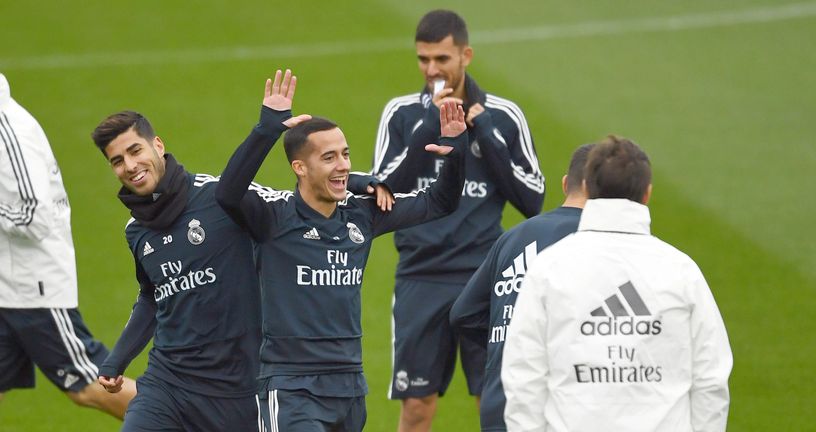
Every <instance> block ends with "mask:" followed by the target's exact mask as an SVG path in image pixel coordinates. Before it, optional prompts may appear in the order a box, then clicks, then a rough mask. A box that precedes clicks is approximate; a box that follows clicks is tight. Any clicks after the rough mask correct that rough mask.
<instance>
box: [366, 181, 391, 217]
mask: <svg viewBox="0 0 816 432" xmlns="http://www.w3.org/2000/svg"><path fill="white" fill-rule="evenodd" d="M366 192H368V193H370V194H372V195H375V196H376V197H377V207H379V208H380V210H382V211H391V209H392V208H393V207H394V201H395V200H394V194H392V193H391V190H389V189H388V188H387V187H386V186H385V185H383V184H378V185H377V186H376V188H375V187H374V186H368V187H367V188H366Z"/></svg>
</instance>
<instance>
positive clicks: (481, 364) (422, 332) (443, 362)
mask: <svg viewBox="0 0 816 432" xmlns="http://www.w3.org/2000/svg"><path fill="white" fill-rule="evenodd" d="M463 288H464V287H463V286H462V285H451V284H445V283H438V282H424V281H416V280H408V279H397V282H396V286H395V287H394V309H393V318H394V320H393V326H394V328H393V331H394V346H393V353H394V359H393V362H394V363H393V365H394V367H393V371H392V375H391V388H390V391H389V392H388V397H389V398H390V399H406V398H421V397H425V396H430V395H432V394H434V393H437V394H439V395H440V396H441V395H443V394H444V393H445V390H447V388H448V385H449V384H450V381H451V378H452V377H453V372H454V370H455V369H456V353H457V348H458V351H460V354H461V356H462V369H463V370H464V372H465V379H466V380H467V386H468V392H469V393H470V394H471V395H479V394H480V393H481V391H482V379H483V377H484V370H485V361H486V359H487V348H486V347H483V346H479V345H478V344H476V343H473V342H471V341H469V340H467V339H464V338H463V339H460V338H459V336H458V335H457V334H456V333H455V332H454V330H453V328H452V327H451V326H450V318H449V316H450V310H451V307H452V306H453V302H454V301H456V298H457V297H458V296H459V294H460V293H461V292H462V289H463Z"/></svg>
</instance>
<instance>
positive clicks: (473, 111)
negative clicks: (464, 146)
mask: <svg viewBox="0 0 816 432" xmlns="http://www.w3.org/2000/svg"><path fill="white" fill-rule="evenodd" d="M484 111H485V109H484V107H483V106H482V104H479V103H475V104H473V106H471V107H470V109H469V110H468V113H467V118H466V119H465V121H466V122H467V124H468V126H471V127H472V126H473V119H475V118H476V116H478V115H479V114H481V113H483V112H484Z"/></svg>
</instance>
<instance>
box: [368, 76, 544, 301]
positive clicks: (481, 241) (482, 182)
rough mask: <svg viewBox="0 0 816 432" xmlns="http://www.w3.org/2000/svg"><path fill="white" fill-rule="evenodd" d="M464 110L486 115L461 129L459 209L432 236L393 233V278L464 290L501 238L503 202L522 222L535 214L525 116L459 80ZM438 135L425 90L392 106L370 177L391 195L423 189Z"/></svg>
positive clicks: (534, 161)
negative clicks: (428, 148)
mask: <svg viewBox="0 0 816 432" xmlns="http://www.w3.org/2000/svg"><path fill="white" fill-rule="evenodd" d="M465 86H466V90H467V95H468V99H469V102H470V103H475V102H478V103H480V104H481V105H482V106H483V107H484V108H485V111H484V112H483V113H481V114H479V115H478V116H476V117H475V118H474V125H473V126H472V127H469V128H468V137H469V141H468V142H467V143H466V146H464V147H463V148H464V150H465V183H464V185H463V187H462V190H461V191H460V192H461V195H462V202H461V204H460V205H459V208H458V209H457V210H456V211H455V212H454V213H453V214H451V215H450V216H447V217H445V218H443V219H441V220H440V221H438V222H437V223H436V224H435V225H434V227H433V229H430V228H428V227H426V226H416V227H413V228H410V229H403V230H399V231H397V232H396V233H395V234H394V244H395V245H396V247H397V250H398V251H399V257H400V258H399V264H398V266H397V277H398V278H406V279H414V280H425V281H431V282H449V283H454V284H459V285H464V284H465V283H466V282H467V281H468V279H469V278H470V276H471V275H472V274H473V272H474V271H475V270H476V268H478V267H479V264H481V262H482V261H483V260H484V257H485V254H487V251H488V250H489V249H490V246H492V244H493V242H494V241H495V240H496V239H497V238H498V237H499V235H501V233H502V229H501V217H502V210H503V209H504V205H505V203H506V202H510V203H511V204H512V205H513V206H514V207H515V208H517V209H518V210H519V211H520V212H521V213H522V214H523V215H524V216H526V217H528V218H529V217H532V216H535V215H537V214H538V213H539V211H541V204H542V203H543V201H544V176H543V175H542V173H541V170H540V169H539V166H538V158H537V156H536V150H535V146H534V144H533V139H532V136H531V135H530V130H529V128H528V126H527V120H526V118H525V117H524V113H523V112H522V111H521V109H520V108H519V107H518V106H517V105H516V104H515V103H513V102H511V101H509V100H507V99H503V98H500V97H498V96H495V95H492V94H488V93H484V92H482V90H481V89H479V87H478V86H477V85H476V82H475V81H474V80H473V79H472V78H471V77H470V76H467V77H466V84H465ZM438 132H439V109H438V108H437V107H436V106H435V105H434V104H433V103H431V95H430V93H428V92H427V90H425V91H423V92H422V93H414V94H410V95H407V96H400V97H396V98H394V99H392V100H391V101H390V102H388V104H386V106H385V109H384V110H383V113H382V117H381V119H380V125H379V129H378V131H377V142H376V147H375V149H374V164H373V168H372V174H373V175H375V176H376V177H377V178H378V179H379V180H381V181H384V182H385V183H387V184H388V185H389V186H390V187H391V188H392V189H393V190H394V191H395V192H410V191H414V190H418V189H421V188H423V187H425V186H427V185H428V183H429V182H431V181H432V180H433V179H434V178H435V177H436V175H437V173H438V172H439V166H440V160H439V158H438V157H436V156H435V155H431V154H428V153H427V152H425V150H424V146H425V144H428V143H430V142H434V140H435V139H436V135H437V134H438Z"/></svg>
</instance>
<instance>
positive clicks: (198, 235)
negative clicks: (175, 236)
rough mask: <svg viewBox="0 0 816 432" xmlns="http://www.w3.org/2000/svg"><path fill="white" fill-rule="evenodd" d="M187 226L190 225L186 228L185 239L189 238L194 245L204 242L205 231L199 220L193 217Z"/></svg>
mask: <svg viewBox="0 0 816 432" xmlns="http://www.w3.org/2000/svg"><path fill="white" fill-rule="evenodd" d="M187 226H188V227H190V229H189V230H187V240H190V243H192V244H194V245H196V246H198V245H200V244H201V243H204V238H205V237H206V236H207V233H205V232H204V228H201V222H199V221H198V219H193V220H191V221H190V223H188V224H187Z"/></svg>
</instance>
